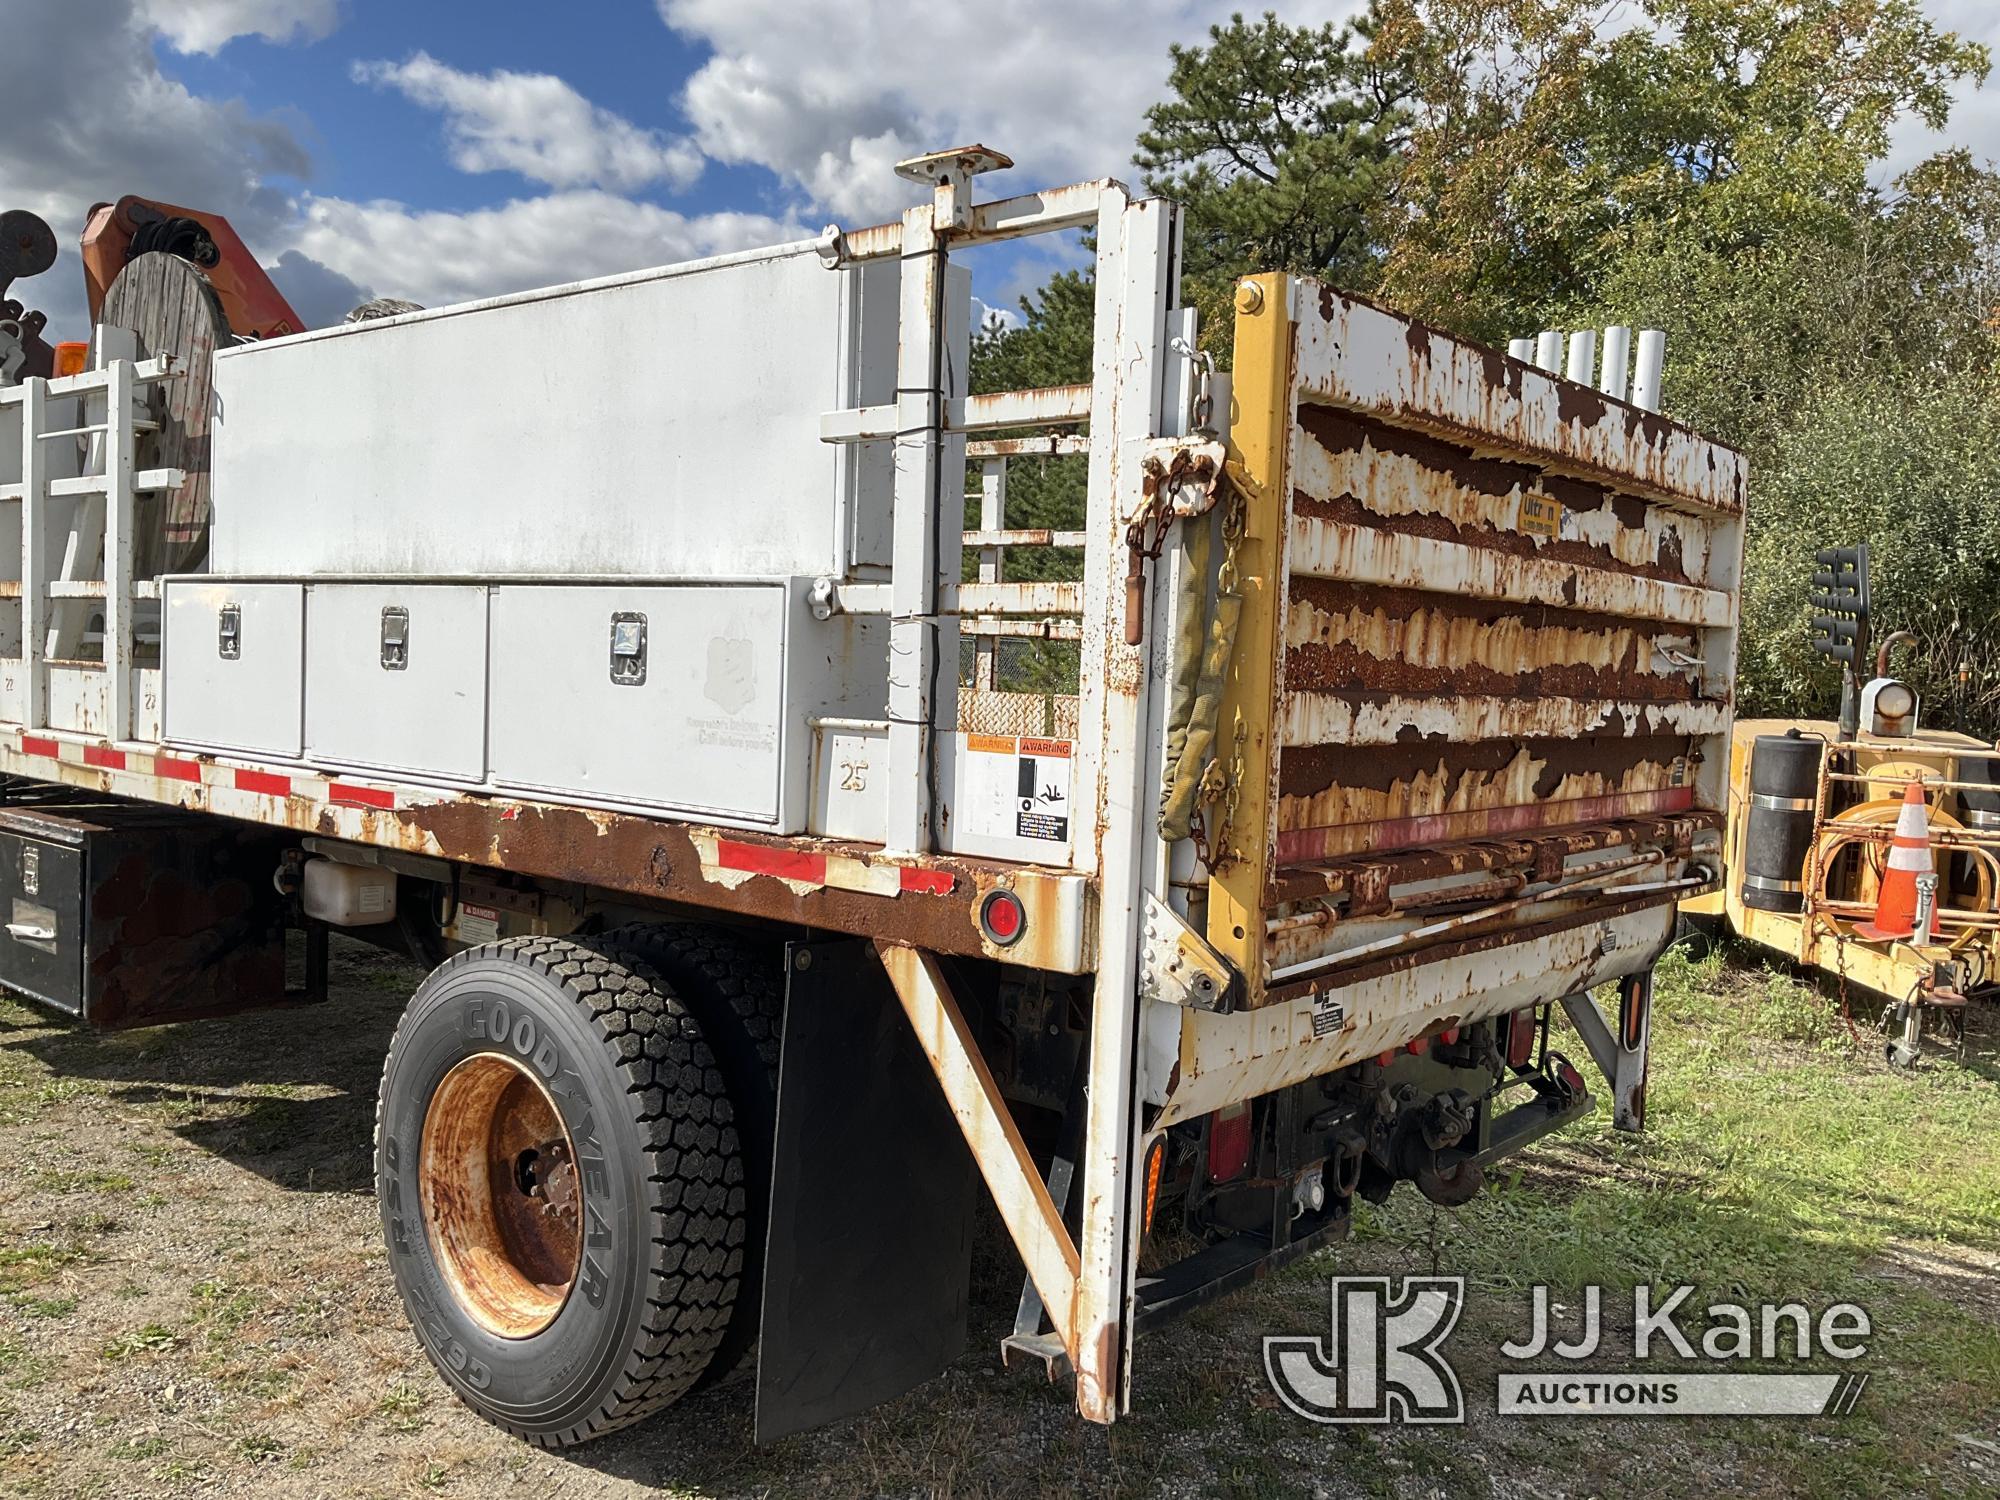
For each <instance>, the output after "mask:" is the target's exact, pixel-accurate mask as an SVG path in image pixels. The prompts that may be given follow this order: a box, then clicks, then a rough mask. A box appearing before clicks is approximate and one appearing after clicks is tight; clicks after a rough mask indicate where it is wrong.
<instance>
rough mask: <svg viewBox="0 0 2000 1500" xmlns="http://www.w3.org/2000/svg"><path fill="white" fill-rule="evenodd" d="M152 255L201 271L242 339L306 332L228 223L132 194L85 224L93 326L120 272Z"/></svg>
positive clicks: (94, 211) (96, 209)
mask: <svg viewBox="0 0 2000 1500" xmlns="http://www.w3.org/2000/svg"><path fill="white" fill-rule="evenodd" d="M154 251H161V252H164V253H166V254H169V255H177V256H179V257H180V258H181V259H183V260H186V261H190V262H192V263H193V264H194V265H195V266H197V267H198V268H199V269H200V270H201V271H202V273H203V274H204V275H205V276H206V277H207V278H208V282H209V285H210V286H211V287H213V288H214V291H215V295H216V298H217V299H218V300H219V301H220V302H221V304H222V312H223V315H224V317H226V318H227V319H228V320H229V331H230V332H231V333H232V334H234V335H235V336H236V337H237V338H256V339H274V338H279V337H282V336H283V335H285V334H288V333H298V332H300V331H302V330H303V329H304V328H305V326H306V325H305V323H304V322H303V321H302V320H301V319H300V318H299V315H298V314H297V313H296V312H294V311H292V305H291V304H290V303H289V302H287V301H286V300H285V297H284V294H283V293H282V292H280V291H279V290H278V288H277V287H276V286H275V285H274V284H273V283H272V281H271V278H270V276H269V275H267V274H266V273H265V271H264V268H263V267H262V266H260V265H258V264H257V257H256V256H255V255H253V254H251V252H250V247H249V246H247V245H245V244H244V243H243V241H242V239H241V238H239V237H238V235H237V233H236V231H235V230H234V229H232V228H230V226H229V221H228V220H227V219H225V218H223V217H222V216H221V215H220V214H211V213H203V212H201V211H199V210H196V209H190V208H180V207H177V206H175V205H174V204H171V203H159V202H155V201H153V200H151V199H147V198H137V197H132V196H130V195H128V196H126V197H123V198H120V199H119V200H118V201H117V202H116V203H100V204H98V205H97V206H96V207H94V208H92V209H91V211H90V216H89V218H88V219H87V220H86V221H85V223H84V228H83V279H84V286H85V288H86V290H87V292H88V295H89V299H90V316H91V321H92V322H93V323H94V322H96V321H97V319H98V317H99V315H100V314H101V313H102V312H103V309H104V300H105V298H106V297H107V296H108V295H110V291H111V284H112V283H113V282H114V281H116V280H117V279H118V276H119V273H120V272H122V271H123V270H124V269H125V267H126V266H127V265H128V264H130V263H131V262H132V261H134V260H136V259H137V258H138V257H139V256H141V255H145V254H148V253H151V252H154Z"/></svg>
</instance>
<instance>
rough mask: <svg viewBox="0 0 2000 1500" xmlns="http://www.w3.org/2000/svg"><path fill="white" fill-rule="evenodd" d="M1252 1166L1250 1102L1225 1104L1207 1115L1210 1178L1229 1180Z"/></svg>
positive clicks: (1220, 1180) (1213, 1180)
mask: <svg viewBox="0 0 2000 1500" xmlns="http://www.w3.org/2000/svg"><path fill="white" fill-rule="evenodd" d="M1249 1166H1250V1105H1249V1103H1248V1101H1245V1102H1243V1103H1241V1104H1226V1105H1224V1106H1223V1107H1222V1108H1221V1109H1218V1110H1217V1111H1216V1112H1215V1113H1214V1114H1212V1115H1210V1116H1209V1117H1208V1180H1209V1181H1210V1182H1229V1181H1232V1180H1233V1179H1235V1178H1238V1177H1241V1176H1242V1175H1243V1174H1244V1172H1245V1171H1246V1170H1248V1169H1249Z"/></svg>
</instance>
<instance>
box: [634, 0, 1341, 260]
mask: <svg viewBox="0 0 2000 1500" xmlns="http://www.w3.org/2000/svg"><path fill="white" fill-rule="evenodd" d="M655 3H656V5H657V7H658V9H659V12H660V15H661V17H662V19H664V20H665V21H666V23H667V24H668V25H669V26H671V27H673V28H674V29H675V30H676V31H679V32H680V33H682V34H683V35H685V36H688V37H691V38H694V39H696V40H699V41H702V42H706V43H707V44H708V45H709V46H710V47H711V48H713V49H714V53H715V55H714V56H713V57H712V58H710V59H709V60H708V62H707V63H705V64H704V65H703V66H702V67H701V69H700V70H699V71H697V72H696V73H695V75H694V76H693V77H692V78H691V79H689V80H688V83H687V87H686V90H685V93H684V95H683V98H682V103H683V107H684V108H685V109H686V111H687V114H688V117H689V119H690V120H691V121H692V122H693V123H694V126H695V136H696V140H697V141H698V142H699V143H700V145H701V148H702V149H703V150H704V151H706V152H707V153H708V154H709V155H710V156H711V157H713V158H715V159H716V160H718V161H723V162H728V163H732V164H740V163H752V164H755V165H758V166H763V167H767V168H769V169H770V170H772V171H773V172H776V173H777V174H778V175H779V176H780V177H781V178H783V179H784V180H785V181H786V182H787V183H788V184H790V185H791V186H793V187H794V188H796V189H797V190H799V191H801V192H802V193H804V194H805V195H806V196H808V197H809V198H810V199H811V200H812V202H813V203H814V204H816V205H817V206H819V207H820V208H822V209H824V210H826V211H828V212H830V213H832V214H834V215H836V216H837V217H839V218H841V219H842V220H844V221H846V222H849V223H852V222H855V221H858V220H867V219H873V218H884V217H887V216H889V215H891V214H893V213H895V212H896V211H897V210H899V209H900V208H901V207H902V206H903V205H904V204H906V203H909V202H910V201H912V198H913V194H914V189H912V188H911V186H910V185H909V184H907V183H903V182H901V181H899V180H898V179H897V178H896V177H895V176H894V175H893V173H892V171H891V168H892V167H893V166H894V164H895V162H896V161H897V160H898V159H900V158H902V157H906V156H913V155H916V154H917V153H919V152H922V151H929V150H934V149H937V148H939V147H944V146H960V145H968V144H971V143H972V142H975V141H978V142H982V143H984V144H985V145H988V146H991V147H993V148H994V149H995V150H998V151H1003V152H1005V153H1006V154H1007V155H1009V156H1011V157H1013V159H1014V160H1015V161H1017V162H1019V163H1020V171H1019V172H1018V173H1017V174H1014V176H1015V179H1016V180H1017V182H1018V183H1019V184H1020V185H1026V186H1046V185H1048V184H1051V183H1056V182H1066V181H1072V180H1081V179H1087V178H1091V177H1102V176H1113V177H1122V178H1125V179H1127V180H1128V181H1129V180H1131V178H1132V177H1133V176H1135V175H1136V174H1135V173H1134V171H1133V168H1132V165H1131V160H1132V143H1133V138H1134V137H1135V136H1136V135H1137V133H1138V130H1139V127H1140V124H1141V123H1142V121H1143V118H1144V114H1145V110H1146V107H1147V106H1148V105H1150V104H1152V103H1154V102H1155V101H1156V100H1157V99H1158V98H1159V97H1160V95H1161V93H1162V91H1163V89H1164V87H1165V83H1166V77H1167V69H1168V58H1167V47H1168V44H1169V43H1171V42H1188V41H1195V40H1199V39H1202V38H1204V37H1205V36H1206V33H1207V29H1208V27H1209V26H1210V25H1211V24H1213V23H1215V22H1217V21H1221V20H1225V19H1226V9H1225V8H1224V7H1219V6H1217V5H1215V4H1213V3H1196V0H1016V3H1014V4H1012V5H1009V6H1006V7H1004V8H1001V9H998V10H995V9H994V8H992V7H990V6H974V5H964V6H959V5H929V6H916V5H912V4H908V3H898V0H852V3H850V4H846V5H839V6H815V7H811V8H806V7H801V6H798V5H796V4H795V3H793V0H655ZM1257 8H1258V9H1262V8H1263V7H1257ZM1275 8H1276V9H1277V10H1278V12H1279V14H1280V15H1281V17H1282V18H1283V19H1285V20H1288V21H1293V22H1301V21H1318V20H1340V19H1344V18H1345V17H1347V16H1349V15H1352V14H1353V13H1354V12H1356V11H1357V10H1358V9H1360V0H1284V3H1279V4H1277V5H1276V6H1275ZM1006 190H1008V189H1007V188H1006V187H1005V185H1004V184H1002V185H1001V186H1000V187H998V188H996V187H995V186H994V185H993V181H992V180H991V179H989V180H988V182H987V183H986V184H984V185H983V187H982V191H983V192H986V193H990V192H995V191H1006Z"/></svg>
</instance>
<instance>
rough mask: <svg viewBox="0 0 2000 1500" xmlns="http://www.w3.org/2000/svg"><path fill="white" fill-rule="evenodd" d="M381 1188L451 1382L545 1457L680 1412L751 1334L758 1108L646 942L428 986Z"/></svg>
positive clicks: (384, 1131) (393, 1091) (406, 1049)
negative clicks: (751, 1164)
mask: <svg viewBox="0 0 2000 1500" xmlns="http://www.w3.org/2000/svg"><path fill="white" fill-rule="evenodd" d="M656 951H657V950H656ZM376 1191H377V1194H378V1196H379V1198H380V1200H381V1207H382V1222H383V1230H384V1233H385V1235H386V1237H387V1241H388V1247H389V1261H390V1266H391V1268H392V1270H393V1271H394V1274H395V1277H396V1285H397V1289H398V1291H399V1292H400V1293H401V1295H402V1298H403V1302H404V1306H405V1307H406V1309H407V1310H408V1312H409V1314H410V1319H411V1322H412V1324H413V1325H414V1326H415V1328H416V1331H417V1333H418V1336H419V1337H420V1338H421V1340H422V1342H423V1345H424V1348H425V1351H426V1353H428V1354H429V1356H430V1358H431V1361H432V1363H433V1364H435V1365H436V1366H437V1369H438V1372H439V1374H441V1375H442V1376H443V1377H444V1378H445V1380H446V1381H447V1382H448V1383H450V1385H451V1386H452V1388H453V1389H454V1390H455V1391H456V1392H457V1393H458V1394H459V1396H460V1397H461V1398H463V1399H464V1400H465V1402H466V1403H467V1404H468V1405H470V1406H471V1407H472V1408H473V1409H474V1410H476V1411H478V1412H479V1413H480V1414H481V1415H482V1416H484V1417H486V1418H488V1419H489V1420H490V1421H493V1422H495V1423H497V1424H499V1425H500V1426H502V1427H504V1428H506V1429H508V1430H509V1431H511V1432H513V1433H516V1434H517V1435H519V1436H521V1437H524V1438H527V1439H529V1440H531V1441H533V1442H536V1443H540V1444H542V1445H543V1446H545V1447H552V1448H554V1447H567V1446H569V1445H571V1444H574V1443H579V1442H583V1441H587V1440H588V1439H590V1438H593V1437H597V1436H600V1435H601V1434H603V1433H606V1432H610V1431H613V1430H615V1429H616V1428H619V1427H623V1426H625V1425H626V1424H628V1423H630V1422H634V1421H637V1420H639V1419H640V1418H642V1417H645V1416H647V1415H649V1414H651V1413H652V1412H655V1411H658V1410H659V1409H660V1408H662V1407H664V1406H667V1405H669V1404H670V1403H672V1402H673V1401H674V1400H675V1399H677V1398H678V1397H679V1396H681V1395H682V1394H683V1393H685V1392H686V1391H687V1390H688V1389H690V1388H691V1387H692V1386H693V1385H694V1384H695V1383H696V1381H698V1380H699V1379H701V1378H702V1376H703V1375H704V1374H705V1373H707V1372H708V1371H709V1370H710V1368H711V1366H712V1365H713V1364H714V1363H715V1361H716V1356H717V1353H718V1351H719V1350H721V1349H722V1348H723V1346H724V1341H725V1339H726V1338H728V1337H729V1336H730V1335H731V1333H732V1327H733V1326H734V1327H735V1329H736V1330H737V1335H736V1336H737V1337H738V1338H740V1337H742V1334H741V1331H740V1330H741V1326H742V1325H741V1323H740V1321H736V1320H734V1319H733V1315H734V1313H735V1311H736V1305H737V1302H738V1300H739V1297H742V1298H746V1299H751V1300H754V1296H755V1291H754V1283H752V1284H751V1286H750V1287H749V1288H748V1289H747V1290H746V1287H745V1274H744V1273H745V1253H746V1251H745V1246H746V1243H747V1240H748V1216H749V1194H748V1192H747V1190H746V1180H745V1171H744V1161H743V1149H742V1144H741V1139H740V1137H739V1133H738V1128H737V1121H736V1108H735V1105H734V1104H733V1103H732V1101H731V1098H730V1093H729V1090H728V1087H727V1085H726V1084H725V1081H724V1075H723V1070H722V1067H721V1065H720V1063H719V1061H718V1059H717V1056H716V1053H715V1050H714V1049H713V1048H712V1047H711V1045H710V1043H709V1041H708V1039H707V1037H706V1036H705V1034H704V1031H703V1028H702V1025H701V1023H700V1021H699V1020H698V1019H697V1017H696V1015H695V1014H694V1012H693V1011H692V1009H691V1008H690V1007H689V1006H688V1005H686V1004H684V1003H683V1002H682V1000H681V999H680V998H679V996H678V995H677V994H676V992H675V987H674V985H673V983H672V982H671V981H670V980H669V979H668V978H667V977H665V976H664V975H663V974H662V973H661V972H660V969H659V968H657V967H656V966H655V965H654V964H653V963H652V962H649V960H648V958H647V956H646V952H645V950H644V949H643V948H642V947H641V946H640V945H638V944H637V943H636V942H634V941H633V940H632V936H631V935H630V934H614V935H612V936H611V937H608V938H596V939H576V940H572V939H564V938H524V939H514V940H510V941H507V942H501V943H492V944H488V945H486V946H484V947H480V948H475V949H471V950H468V951H467V952H464V953H461V954H458V955H457V956H456V957H454V958H452V959H451V960H450V961H449V962H447V963H445V964H444V965H442V966H441V967H440V968H438V969H437V970H436V971H434V972H433V973H432V974H431V976H430V977H429V978H428V979H426V980H425V981H424V983H423V985H422V986H421V987H420V988H419V989H418V991H417V993H416V996H415V997H414V998H413V999H412V1000H411V1002H410V1006H409V1009H408V1010H407V1011H406V1012H405V1013H404V1016H403V1020H402V1022H401V1024H400V1025H399V1026H398V1027H397V1030H396V1036H395V1039H394V1041H393V1042H392V1043H391V1044H390V1049H389V1058H388V1062H387V1064H386V1065H385V1067H384V1070H383V1077H382V1095H381V1103H380V1107H379V1112H378V1115H377V1123H376Z"/></svg>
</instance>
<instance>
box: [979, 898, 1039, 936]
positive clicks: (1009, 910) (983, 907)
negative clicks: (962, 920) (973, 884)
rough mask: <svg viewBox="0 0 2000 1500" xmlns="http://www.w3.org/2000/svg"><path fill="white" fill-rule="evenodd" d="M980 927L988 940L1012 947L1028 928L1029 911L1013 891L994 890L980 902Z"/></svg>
mask: <svg viewBox="0 0 2000 1500" xmlns="http://www.w3.org/2000/svg"><path fill="white" fill-rule="evenodd" d="M979 927H980V930H981V931H982V932H984V933H985V934H986V937H987V939H988V941H990V942H993V943H997V944H998V945H999V946H1000V947H1002V948H1011V947H1013V946H1014V944H1016V943H1018V942H1020V941H1021V934H1022V933H1024V932H1026V931H1027V930H1028V911H1027V908H1026V907H1024V906H1022V905H1021V898H1020V897H1019V896H1017V895H1015V894H1014V893H1013V892H1012V891H994V892H992V893H991V894H990V895H988V896H987V898H986V899H985V900H984V901H983V902H981V903H980V906H979Z"/></svg>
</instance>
